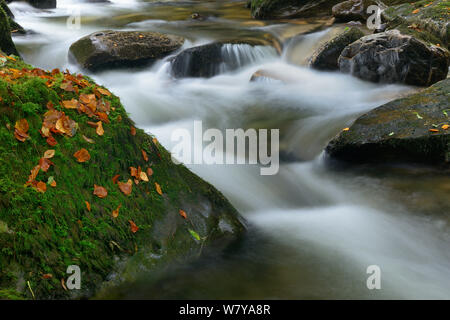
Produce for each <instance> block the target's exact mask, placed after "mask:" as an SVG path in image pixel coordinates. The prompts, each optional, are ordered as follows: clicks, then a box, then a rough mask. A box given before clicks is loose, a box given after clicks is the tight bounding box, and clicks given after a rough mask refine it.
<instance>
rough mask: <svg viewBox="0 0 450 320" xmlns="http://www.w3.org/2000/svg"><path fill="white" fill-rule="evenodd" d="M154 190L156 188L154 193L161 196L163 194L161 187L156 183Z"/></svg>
mask: <svg viewBox="0 0 450 320" xmlns="http://www.w3.org/2000/svg"><path fill="white" fill-rule="evenodd" d="M155 188H156V192H158V193H159V194H160V195H161V196H162V194H163V193H162V190H161V186H160V185H159V184H158V183H157V182H155Z"/></svg>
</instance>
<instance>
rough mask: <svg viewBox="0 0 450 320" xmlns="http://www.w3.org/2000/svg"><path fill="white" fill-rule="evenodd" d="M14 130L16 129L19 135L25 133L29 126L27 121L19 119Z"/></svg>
mask: <svg viewBox="0 0 450 320" xmlns="http://www.w3.org/2000/svg"><path fill="white" fill-rule="evenodd" d="M14 128H16V129H17V130H18V131H20V132H21V133H27V132H28V129H29V128H30V126H29V125H28V121H27V119H20V120H19V121H17V122H16V125H15V126H14Z"/></svg>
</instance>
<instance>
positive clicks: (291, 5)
mask: <svg viewBox="0 0 450 320" xmlns="http://www.w3.org/2000/svg"><path fill="white" fill-rule="evenodd" d="M339 2H340V0H251V2H250V9H251V11H252V16H253V17H254V18H256V19H281V18H283V19H284V18H300V17H312V16H317V17H320V16H331V8H332V7H333V5H335V4H337V3H339Z"/></svg>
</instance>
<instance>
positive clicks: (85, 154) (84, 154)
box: [73, 148, 91, 162]
mask: <svg viewBox="0 0 450 320" xmlns="http://www.w3.org/2000/svg"><path fill="white" fill-rule="evenodd" d="M73 156H74V157H75V158H76V159H77V161H78V162H86V161H89V160H90V159H91V155H90V154H89V151H87V150H86V149H85V148H82V149H80V150H78V151H77V152H75V153H74V154H73Z"/></svg>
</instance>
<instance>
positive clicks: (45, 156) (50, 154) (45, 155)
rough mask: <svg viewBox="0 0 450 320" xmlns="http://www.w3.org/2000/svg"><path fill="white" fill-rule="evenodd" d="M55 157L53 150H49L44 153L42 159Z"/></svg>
mask: <svg viewBox="0 0 450 320" xmlns="http://www.w3.org/2000/svg"><path fill="white" fill-rule="evenodd" d="M54 156H55V150H53V149H50V150H47V151H45V152H44V158H46V159H51V158H53V157H54Z"/></svg>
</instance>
